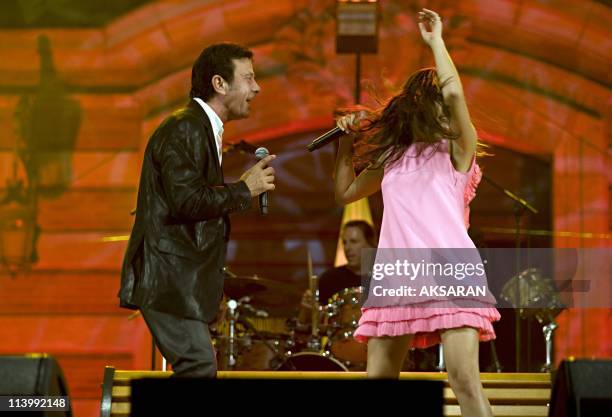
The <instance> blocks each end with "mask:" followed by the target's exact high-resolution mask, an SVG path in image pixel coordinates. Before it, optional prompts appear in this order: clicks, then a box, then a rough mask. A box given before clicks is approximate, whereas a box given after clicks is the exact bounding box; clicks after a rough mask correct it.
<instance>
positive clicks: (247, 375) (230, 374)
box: [114, 370, 551, 385]
mask: <svg viewBox="0 0 612 417" xmlns="http://www.w3.org/2000/svg"><path fill="white" fill-rule="evenodd" d="M170 375H172V372H170V371H166V372H165V371H122V370H116V371H115V377H114V379H115V380H121V379H135V378H168V377H169V376H170ZM217 378H219V379H365V378H367V375H366V373H365V372H312V371H219V372H217ZM480 378H481V380H482V382H483V384H484V383H485V382H502V381H508V382H510V381H515V382H521V383H525V382H526V383H534V384H545V385H549V384H550V382H551V380H550V374H549V373H514V372H512V373H509V372H505V373H494V372H491V373H490V372H482V373H481V374H480ZM400 379H418V380H434V381H447V380H448V376H447V374H446V372H402V373H400Z"/></svg>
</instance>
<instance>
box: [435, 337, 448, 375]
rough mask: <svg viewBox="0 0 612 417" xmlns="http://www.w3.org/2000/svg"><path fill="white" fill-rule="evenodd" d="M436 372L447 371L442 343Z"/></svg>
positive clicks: (439, 346) (439, 347)
mask: <svg viewBox="0 0 612 417" xmlns="http://www.w3.org/2000/svg"><path fill="white" fill-rule="evenodd" d="M436 370H437V371H438V372H444V371H446V364H445V363H444V345H442V343H440V344H439V345H438V364H437V365H436Z"/></svg>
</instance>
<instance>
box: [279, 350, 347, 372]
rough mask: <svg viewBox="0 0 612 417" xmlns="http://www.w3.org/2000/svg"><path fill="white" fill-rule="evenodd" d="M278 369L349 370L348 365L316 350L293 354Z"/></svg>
mask: <svg viewBox="0 0 612 417" xmlns="http://www.w3.org/2000/svg"><path fill="white" fill-rule="evenodd" d="M276 370H277V371H319V372H334V371H335V372H348V369H347V368H346V366H344V365H343V364H342V363H340V362H339V361H338V360H336V359H334V358H330V357H328V356H323V355H321V354H320V353H316V352H300V353H296V354H295V355H291V356H289V357H288V358H287V360H285V362H283V363H282V364H281V365H280V366H279V367H278V368H277V369H276Z"/></svg>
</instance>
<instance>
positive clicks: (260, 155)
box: [255, 147, 270, 215]
mask: <svg viewBox="0 0 612 417" xmlns="http://www.w3.org/2000/svg"><path fill="white" fill-rule="evenodd" d="M268 155H270V152H268V150H267V149H266V148H263V147H262V148H257V149H256V150H255V158H256V159H257V160H258V161H261V160H262V159H264V158H265V157H266V156H268ZM259 211H260V212H261V214H263V215H266V214H268V192H267V191H264V192H263V193H261V194H259Z"/></svg>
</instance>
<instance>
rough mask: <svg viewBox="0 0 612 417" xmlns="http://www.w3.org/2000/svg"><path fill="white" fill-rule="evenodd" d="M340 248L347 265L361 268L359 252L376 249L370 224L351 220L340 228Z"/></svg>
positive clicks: (374, 234) (374, 237)
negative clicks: (342, 250)
mask: <svg viewBox="0 0 612 417" xmlns="http://www.w3.org/2000/svg"><path fill="white" fill-rule="evenodd" d="M342 246H343V247H344V255H345V256H346V260H347V261H348V265H349V266H352V267H356V268H359V267H360V266H361V250H362V249H368V248H375V247H376V233H375V232H374V228H373V227H372V225H370V223H368V222H366V221H363V220H352V221H350V222H347V223H346V224H345V225H344V227H343V228H342Z"/></svg>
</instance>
